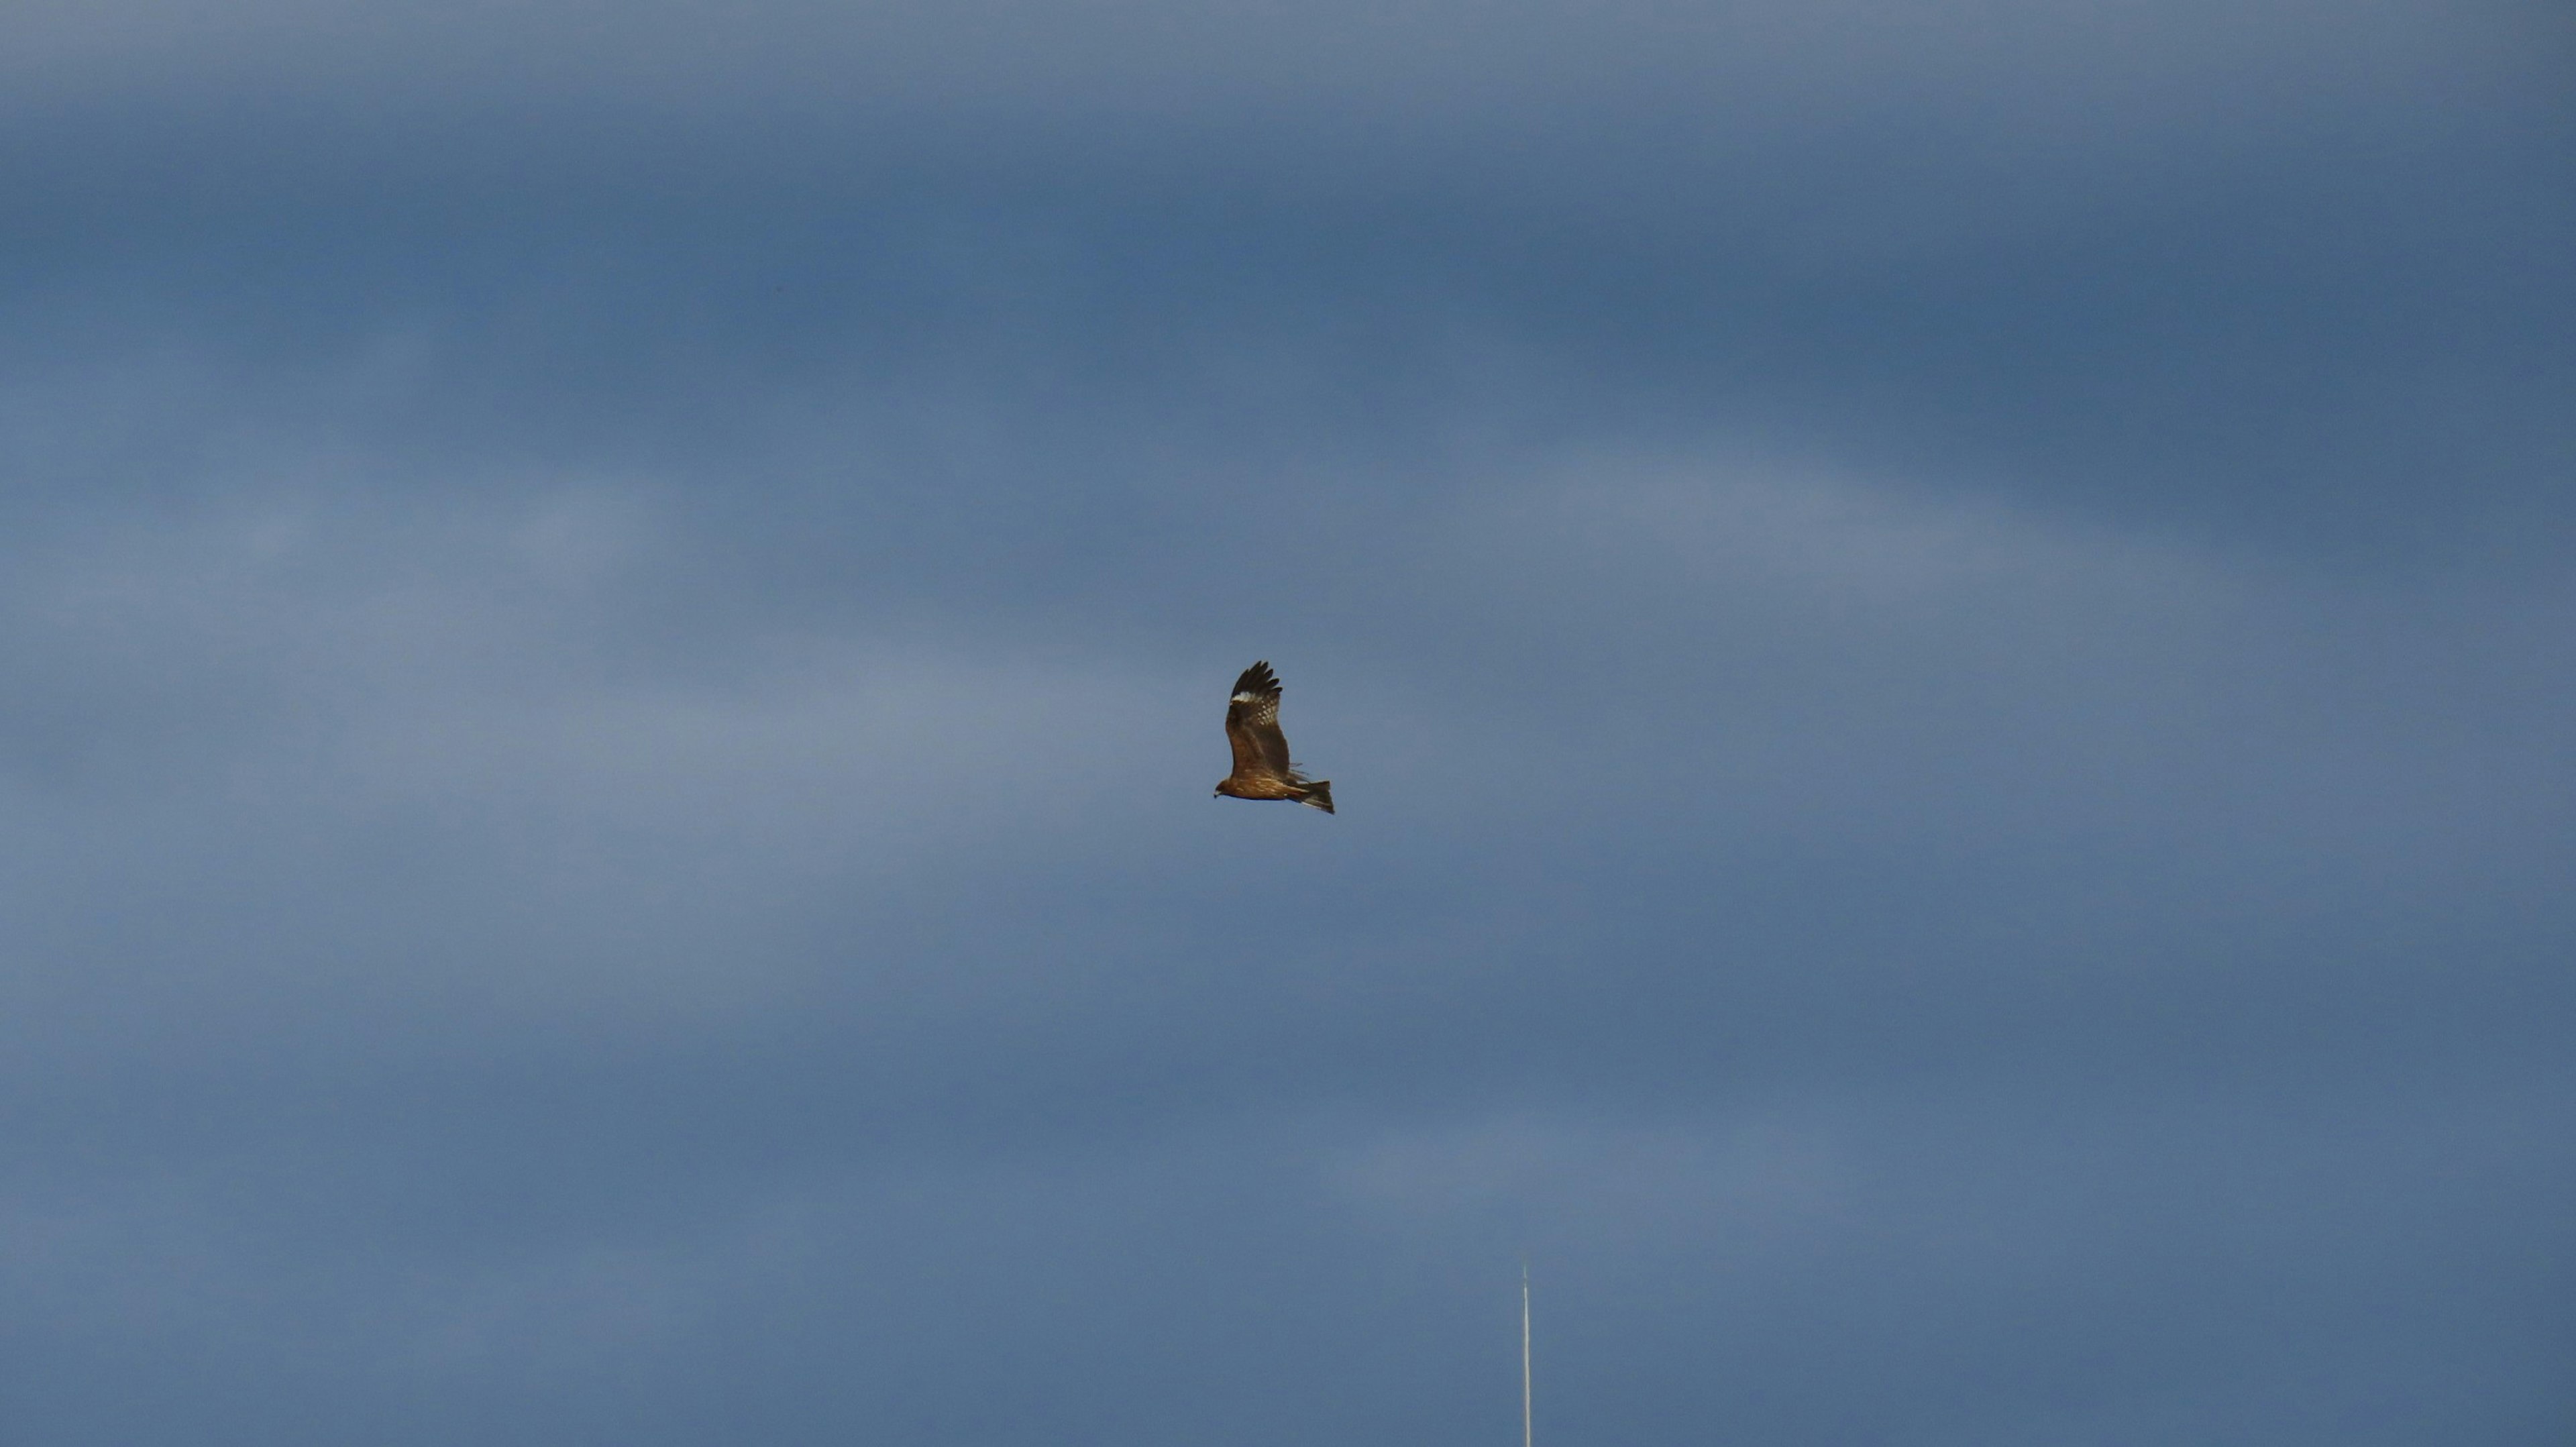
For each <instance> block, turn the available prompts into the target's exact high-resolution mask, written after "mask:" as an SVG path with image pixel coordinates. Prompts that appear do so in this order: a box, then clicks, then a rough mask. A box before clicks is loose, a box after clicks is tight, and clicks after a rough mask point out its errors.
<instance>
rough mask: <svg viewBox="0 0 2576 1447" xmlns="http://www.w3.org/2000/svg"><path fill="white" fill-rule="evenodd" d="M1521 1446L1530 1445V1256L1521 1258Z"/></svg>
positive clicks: (1528, 1446)
mask: <svg viewBox="0 0 2576 1447" xmlns="http://www.w3.org/2000/svg"><path fill="white" fill-rule="evenodd" d="M1521 1447H1530V1353H1529V1258H1528V1257H1526V1256H1524V1257H1522V1258H1521Z"/></svg>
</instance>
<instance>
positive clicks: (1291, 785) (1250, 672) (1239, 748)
mask: <svg viewBox="0 0 2576 1447" xmlns="http://www.w3.org/2000/svg"><path fill="white" fill-rule="evenodd" d="M1225 741H1226V742H1227V743H1229V744H1231V745H1233V746H1234V772H1233V773H1231V774H1228V775H1226V776H1225V777H1224V778H1222V779H1219V780H1217V781H1216V792H1217V797H1219V798H1236V799H1294V800H1296V801H1297V802H1298V803H1300V804H1304V805H1307V806H1308V807H1310V808H1315V809H1321V810H1323V811H1324V812H1325V813H1327V814H1330V813H1332V812H1333V781H1332V780H1330V779H1309V778H1307V777H1306V776H1305V775H1304V774H1301V773H1299V772H1297V766H1296V765H1295V764H1292V763H1290V762H1288V736H1287V735H1286V734H1283V733H1281V732H1280V731H1279V676H1278V675H1277V674H1275V673H1272V672H1271V671H1270V665H1269V664H1267V663H1256V664H1254V665H1252V666H1251V667H1250V668H1247V669H1245V670H1244V671H1243V676H1242V677H1241V678H1238V679H1236V680H1235V681H1234V697H1233V698H1230V699H1228V700H1226V705H1225Z"/></svg>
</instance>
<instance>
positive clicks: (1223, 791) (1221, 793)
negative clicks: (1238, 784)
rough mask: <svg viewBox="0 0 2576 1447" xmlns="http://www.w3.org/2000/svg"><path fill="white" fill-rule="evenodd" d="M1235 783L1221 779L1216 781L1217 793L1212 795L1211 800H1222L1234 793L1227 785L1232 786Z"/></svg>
mask: <svg viewBox="0 0 2576 1447" xmlns="http://www.w3.org/2000/svg"><path fill="white" fill-rule="evenodd" d="M1233 782H1234V780H1232V779H1219V780H1217V781H1216V792H1215V793H1214V794H1212V795H1210V796H1209V797H1210V798H1216V799H1222V798H1224V797H1225V796H1226V795H1228V794H1231V793H1233V792H1234V791H1233V790H1232V789H1229V788H1227V787H1226V785H1228V784H1231V783H1233Z"/></svg>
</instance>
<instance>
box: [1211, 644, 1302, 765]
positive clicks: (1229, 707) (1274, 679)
mask: <svg viewBox="0 0 2576 1447" xmlns="http://www.w3.org/2000/svg"><path fill="white" fill-rule="evenodd" d="M1225 741H1226V742H1227V743H1228V744H1230V745H1232V746H1233V748H1234V773H1235V777H1236V778H1252V777H1268V778H1274V779H1281V780H1286V779H1293V778H1295V777H1296V770H1295V768H1294V767H1293V766H1291V765H1290V764H1289V762H1288V736H1287V735H1286V734H1283V733H1281V732H1280V731H1279V676H1278V675H1277V674H1275V673H1272V672H1271V671H1270V665H1269V664H1268V663H1266V662H1264V663H1256V664H1254V665H1252V666H1251V667H1250V668H1247V669H1245V670H1244V671H1243V676H1242V677H1241V678H1238V679H1236V680H1235V681H1234V697H1233V698H1231V699H1228V700H1227V701H1226V705H1225Z"/></svg>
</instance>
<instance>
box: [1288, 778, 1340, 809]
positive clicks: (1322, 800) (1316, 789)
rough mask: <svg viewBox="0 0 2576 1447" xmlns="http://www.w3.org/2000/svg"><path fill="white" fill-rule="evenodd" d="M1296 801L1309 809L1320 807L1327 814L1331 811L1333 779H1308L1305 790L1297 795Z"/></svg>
mask: <svg viewBox="0 0 2576 1447" xmlns="http://www.w3.org/2000/svg"><path fill="white" fill-rule="evenodd" d="M1297 802H1298V803H1300V804H1303V805H1305V806H1306V807H1307V808H1309V809H1321V810H1323V811H1324V812H1325V813H1327V814H1330V813H1332V812H1333V781H1332V780H1330V779H1310V780H1308V781H1307V783H1306V792H1305V793H1304V794H1302V795H1300V796H1298V799H1297Z"/></svg>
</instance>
